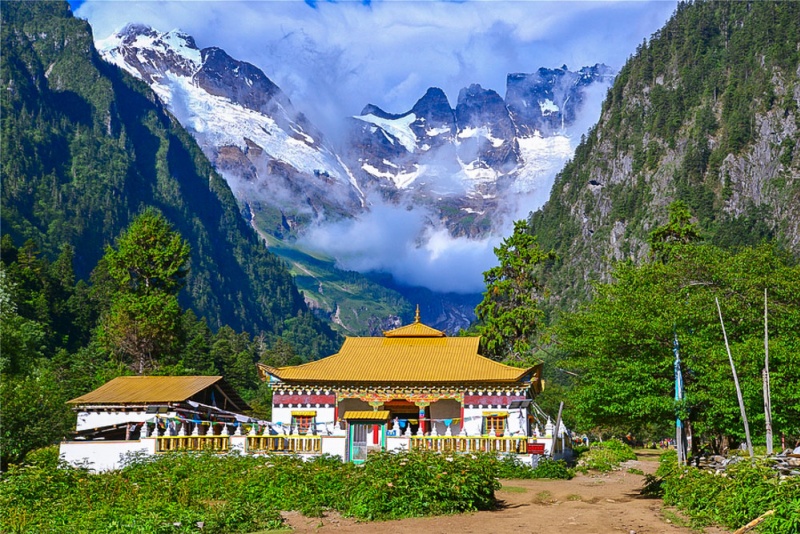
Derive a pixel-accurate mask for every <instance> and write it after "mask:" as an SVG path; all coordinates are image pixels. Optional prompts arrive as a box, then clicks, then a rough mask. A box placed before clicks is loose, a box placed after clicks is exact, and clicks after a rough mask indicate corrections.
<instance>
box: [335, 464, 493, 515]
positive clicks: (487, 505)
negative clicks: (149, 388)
mask: <svg viewBox="0 0 800 534" xmlns="http://www.w3.org/2000/svg"><path fill="white" fill-rule="evenodd" d="M496 477H497V459H496V457H494V456H491V455H486V454H473V455H463V454H457V455H443V454H437V453H432V452H419V451H410V452H402V453H389V452H384V453H376V454H373V455H370V456H369V457H368V458H367V461H366V462H365V463H364V465H363V467H362V468H361V469H360V473H359V474H358V476H356V477H354V478H353V479H351V483H349V484H348V489H347V491H348V494H349V502H348V503H347V505H346V506H345V507H344V509H343V512H345V513H346V514H347V515H352V516H354V517H358V518H360V519H397V518H401V517H412V516H421V515H433V514H452V513H456V512H463V511H468V510H470V511H471V510H490V509H492V508H494V506H495V497H494V492H495V491H496V490H497V489H499V488H500V483H499V482H498V481H497V478H496Z"/></svg>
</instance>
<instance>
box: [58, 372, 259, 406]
mask: <svg viewBox="0 0 800 534" xmlns="http://www.w3.org/2000/svg"><path fill="white" fill-rule="evenodd" d="M214 385H216V386H217V387H218V388H219V389H220V391H222V393H224V395H225V396H227V397H228V399H229V400H230V401H231V402H232V403H233V404H234V405H235V407H236V408H237V409H239V410H249V409H250V407H249V406H248V405H247V403H246V402H244V400H242V398H241V397H240V396H239V395H238V394H237V393H236V391H234V390H233V389H232V388H231V387H230V386H229V385H228V384H227V383H226V382H225V381H224V380H223V378H222V377H221V376H119V377H117V378H115V379H113V380H111V381H109V382H106V383H105V384H103V385H102V386H100V387H99V388H97V389H95V390H94V391H90V392H89V393H86V394H85V395H81V396H80V397H77V398H75V399H72V400H70V401H67V402H68V403H69V404H100V405H102V404H156V403H166V402H184V401H187V400H189V399H190V398H192V397H193V396H194V395H196V394H198V393H200V392H201V391H203V390H205V389H206V388H209V387H211V386H214ZM220 400H222V399H220Z"/></svg>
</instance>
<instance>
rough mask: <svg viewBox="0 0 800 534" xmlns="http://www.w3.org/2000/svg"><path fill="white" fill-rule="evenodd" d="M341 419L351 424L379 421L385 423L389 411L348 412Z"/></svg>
mask: <svg viewBox="0 0 800 534" xmlns="http://www.w3.org/2000/svg"><path fill="white" fill-rule="evenodd" d="M342 419H344V420H345V421H349V422H353V421H358V422H361V421H380V422H382V423H385V422H386V421H388V420H389V410H379V411H372V412H370V411H363V412H355V411H349V412H345V413H344V416H342Z"/></svg>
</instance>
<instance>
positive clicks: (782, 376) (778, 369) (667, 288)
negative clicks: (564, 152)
mask: <svg viewBox="0 0 800 534" xmlns="http://www.w3.org/2000/svg"><path fill="white" fill-rule="evenodd" d="M675 252H677V253H676V254H674V255H673V257H672V259H671V260H670V261H669V262H667V263H664V262H658V261H657V262H652V263H649V264H646V265H642V266H635V265H633V264H631V263H622V264H619V265H617V267H616V268H615V270H614V272H613V278H614V281H613V282H612V283H608V284H599V285H598V286H596V293H595V298H594V299H593V301H592V302H591V303H589V304H588V305H587V306H585V308H584V309H582V310H581V311H580V312H577V313H573V314H569V315H566V316H563V317H562V321H561V323H560V324H559V325H557V326H556V327H555V335H556V338H557V339H558V341H559V343H560V346H561V348H562V349H563V350H566V351H567V352H568V353H569V361H568V365H569V366H570V368H571V371H573V372H575V373H576V374H577V375H578V379H577V380H576V383H575V386H574V388H573V390H572V392H571V394H570V401H571V404H572V406H571V408H572V410H573V411H574V412H575V414H576V417H577V420H578V423H579V427H580V428H581V429H583V430H590V429H594V428H612V427H614V428H625V429H627V430H631V431H634V432H651V433H654V434H656V436H653V437H663V435H664V433H666V432H668V429H669V428H671V426H672V425H673V423H674V416H675V410H676V409H677V408H678V407H677V406H675V404H674V401H673V397H674V374H673V359H674V356H673V352H672V349H673V340H674V338H675V336H676V335H677V338H678V341H679V343H680V353H681V360H682V362H683V372H684V380H685V384H686V402H685V405H684V406H681V407H680V408H682V409H684V410H686V412H687V414H686V415H687V416H688V421H689V422H690V424H691V426H692V428H693V431H694V435H695V438H696V439H695V443H697V442H698V441H701V440H702V439H705V440H707V441H708V442H709V443H711V445H712V446H714V447H717V446H719V445H720V444H721V443H723V442H725V441H729V442H733V443H736V442H739V441H740V440H742V439H743V438H744V432H743V428H742V423H741V418H740V414H739V409H738V403H737V400H736V393H735V390H734V384H733V379H732V377H731V371H730V366H729V365H728V363H727V355H726V351H725V345H724V342H723V339H722V329H721V327H720V324H719V318H718V315H717V310H716V307H715V304H714V299H715V297H716V298H719V301H720V304H721V305H722V314H723V317H724V318H725V322H726V328H727V331H728V339H729V341H730V345H731V352H732V355H733V359H734V361H735V364H736V368H737V372H738V374H739V380H740V383H741V386H742V391H743V396H744V400H745V404H746V408H747V414H748V419H749V420H750V429H751V432H753V433H754V436H755V438H756V441H758V439H762V440H763V436H764V423H763V422H764V413H763V405H762V404H763V400H762V392H761V384H762V381H761V368H762V367H763V362H764V345H763V343H764V341H763V335H764V325H763V309H764V308H763V306H764V305H763V298H764V289H765V288H766V289H767V290H768V293H769V317H770V319H769V340H770V371H771V374H772V384H771V385H772V406H773V420H774V421H775V423H774V428H775V429H776V431H777V432H784V433H786V434H787V435H797V434H798V433H800V424H798V422H797V421H798V420H800V391H798V389H797V387H796V379H795V378H792V377H796V376H798V374H800V357H798V352H797V347H798V346H800V334H798V332H800V267H798V266H797V265H796V263H795V262H793V261H792V259H791V258H790V257H788V256H786V255H785V254H783V253H781V252H780V251H779V250H778V249H776V248H775V247H772V246H767V245H762V246H759V247H756V248H745V249H741V250H740V251H738V252H736V253H731V252H727V251H724V250H721V249H719V248H716V247H713V246H711V245H683V246H678V247H677V248H676V249H675ZM773 369H774V371H773ZM659 433H661V434H660V436H658V434H659Z"/></svg>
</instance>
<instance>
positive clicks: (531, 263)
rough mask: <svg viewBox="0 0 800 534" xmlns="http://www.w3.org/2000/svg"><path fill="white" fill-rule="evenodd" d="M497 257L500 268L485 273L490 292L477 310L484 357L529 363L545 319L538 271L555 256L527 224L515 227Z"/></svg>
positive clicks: (499, 248) (517, 223)
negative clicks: (536, 337) (534, 343)
mask: <svg viewBox="0 0 800 534" xmlns="http://www.w3.org/2000/svg"><path fill="white" fill-rule="evenodd" d="M494 253H495V255H496V256H497V259H498V261H499V262H500V265H498V266H496V267H492V268H491V269H489V270H488V271H486V272H485V273H483V279H484V282H485V283H486V292H485V293H484V294H483V301H481V303H480V304H478V307H477V308H476V309H475V314H476V315H477V317H478V320H479V321H480V326H479V332H480V334H481V336H482V337H483V343H484V354H485V355H486V356H487V357H490V358H493V359H495V360H504V359H508V360H518V361H519V360H526V359H529V358H530V356H531V348H532V346H533V339H534V337H535V336H536V334H537V333H538V332H539V327H540V324H541V322H542V320H543V316H544V313H543V312H542V310H541V309H540V307H539V301H540V299H541V297H542V284H541V283H540V282H539V279H538V277H537V273H538V268H539V266H540V265H541V264H543V263H544V262H546V261H548V260H551V259H553V258H554V257H555V256H554V254H553V253H552V252H544V251H543V250H542V249H541V247H539V244H538V243H537V241H536V237H534V236H533V235H531V234H530V233H529V232H528V226H527V224H526V222H525V221H517V222H516V223H515V224H514V233H513V234H512V235H511V236H510V237H508V238H506V239H504V240H503V242H502V243H501V245H500V246H499V247H496V248H495V249H494Z"/></svg>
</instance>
